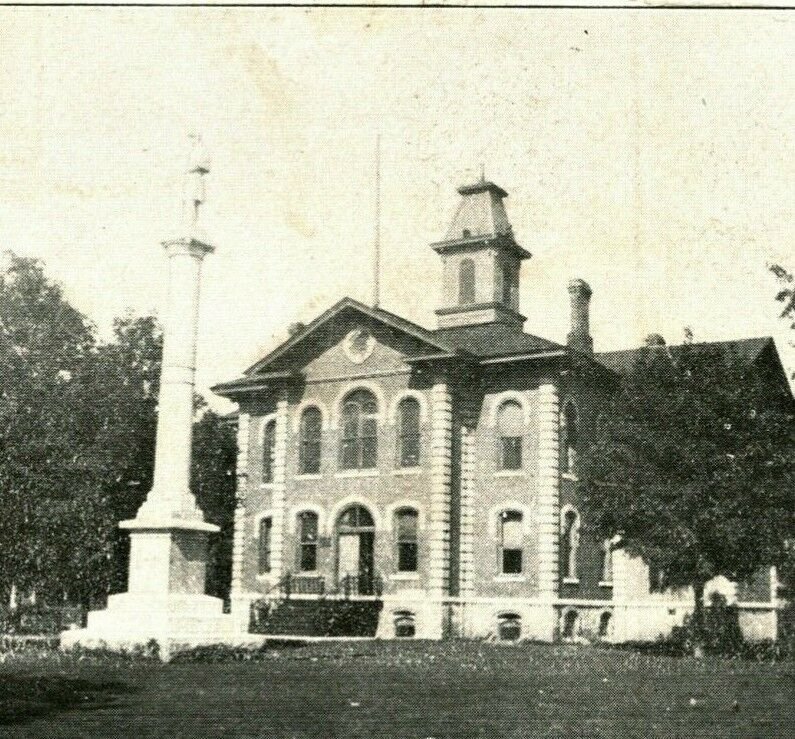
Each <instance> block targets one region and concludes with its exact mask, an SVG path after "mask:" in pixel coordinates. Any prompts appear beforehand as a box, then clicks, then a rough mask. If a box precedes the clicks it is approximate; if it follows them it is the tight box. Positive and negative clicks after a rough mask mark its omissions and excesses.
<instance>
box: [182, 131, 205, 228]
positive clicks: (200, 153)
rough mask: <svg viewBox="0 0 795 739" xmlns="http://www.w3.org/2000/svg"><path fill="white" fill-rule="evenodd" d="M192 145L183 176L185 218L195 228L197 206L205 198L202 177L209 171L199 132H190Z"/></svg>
mask: <svg viewBox="0 0 795 739" xmlns="http://www.w3.org/2000/svg"><path fill="white" fill-rule="evenodd" d="M190 138H192V139H193V146H192V148H191V152H190V159H189V161H188V169H187V172H186V178H185V200H184V209H185V219H186V221H188V223H189V224H190V225H191V226H192V227H193V228H196V227H197V226H198V224H199V208H200V207H201V204H202V203H203V202H204V201H205V199H206V191H205V183H204V178H205V176H206V175H207V174H208V173H209V171H210V155H209V154H208V153H207V149H205V148H204V143H203V142H202V137H201V135H200V134H190Z"/></svg>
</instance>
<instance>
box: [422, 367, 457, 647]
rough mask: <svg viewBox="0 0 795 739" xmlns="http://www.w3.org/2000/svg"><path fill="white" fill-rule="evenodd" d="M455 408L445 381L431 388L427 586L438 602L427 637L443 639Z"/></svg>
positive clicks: (448, 567)
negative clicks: (443, 601) (443, 602)
mask: <svg viewBox="0 0 795 739" xmlns="http://www.w3.org/2000/svg"><path fill="white" fill-rule="evenodd" d="M452 435H453V409H452V400H451V397H450V390H449V389H448V387H447V384H446V382H436V383H435V384H434V386H433V388H432V389H431V496H430V498H431V499H430V516H429V535H428V588H429V590H430V592H431V596H432V598H433V600H434V601H435V603H434V604H432V605H434V606H435V605H436V604H438V608H434V611H435V616H438V618H436V617H434V619H433V621H434V624H433V627H431V625H430V624H429V625H428V626H429V629H428V633H427V634H424V636H427V637H431V638H434V637H435V638H440V637H441V636H442V631H443V628H442V622H443V619H444V617H445V610H444V606H443V604H442V602H441V601H442V599H443V598H444V597H446V596H447V595H448V594H449V590H450V482H451V471H452V470H451V462H452Z"/></svg>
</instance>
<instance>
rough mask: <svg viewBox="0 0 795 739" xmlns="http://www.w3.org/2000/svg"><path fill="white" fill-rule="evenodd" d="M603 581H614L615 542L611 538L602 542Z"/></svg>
mask: <svg viewBox="0 0 795 739" xmlns="http://www.w3.org/2000/svg"><path fill="white" fill-rule="evenodd" d="M601 577H602V582H605V583H606V582H613V544H612V542H611V541H610V539H605V540H604V542H603V543H602V576H601Z"/></svg>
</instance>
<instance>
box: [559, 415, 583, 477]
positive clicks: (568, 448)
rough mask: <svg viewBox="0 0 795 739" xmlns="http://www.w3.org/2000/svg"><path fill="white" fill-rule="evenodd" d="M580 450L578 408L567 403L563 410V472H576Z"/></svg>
mask: <svg viewBox="0 0 795 739" xmlns="http://www.w3.org/2000/svg"><path fill="white" fill-rule="evenodd" d="M578 448H579V431H578V429H577V408H575V406H574V403H566V407H565V408H564V409H563V460H562V461H563V469H562V470H561V471H562V472H574V465H575V463H576V461H577V450H578Z"/></svg>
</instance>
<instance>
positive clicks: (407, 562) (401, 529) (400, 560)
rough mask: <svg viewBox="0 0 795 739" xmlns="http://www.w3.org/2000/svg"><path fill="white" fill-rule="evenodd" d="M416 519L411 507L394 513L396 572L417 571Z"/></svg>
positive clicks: (415, 512) (415, 513)
mask: <svg viewBox="0 0 795 739" xmlns="http://www.w3.org/2000/svg"><path fill="white" fill-rule="evenodd" d="M417 519H418V516H417V511H415V510H414V509H413V508H401V509H400V510H398V511H397V512H396V513H395V532H396V534H397V570H398V572H416V571H417V559H418V558H417Z"/></svg>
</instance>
